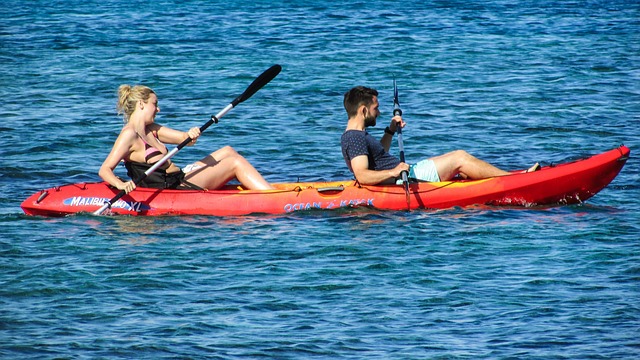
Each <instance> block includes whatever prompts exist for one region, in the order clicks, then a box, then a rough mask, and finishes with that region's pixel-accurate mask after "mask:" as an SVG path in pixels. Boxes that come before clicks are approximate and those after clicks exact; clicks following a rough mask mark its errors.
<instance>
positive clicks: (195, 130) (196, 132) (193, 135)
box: [187, 127, 200, 145]
mask: <svg viewBox="0 0 640 360" xmlns="http://www.w3.org/2000/svg"><path fill="white" fill-rule="evenodd" d="M187 136H189V138H190V139H191V145H195V144H196V141H198V138H199V137H200V128H199V127H192V128H191V129H189V131H188V132H187Z"/></svg>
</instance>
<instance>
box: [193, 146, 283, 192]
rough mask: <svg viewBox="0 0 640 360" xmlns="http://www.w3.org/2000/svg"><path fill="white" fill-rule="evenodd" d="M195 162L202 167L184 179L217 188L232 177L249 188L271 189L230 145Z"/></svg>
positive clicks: (208, 187) (195, 183)
mask: <svg viewBox="0 0 640 360" xmlns="http://www.w3.org/2000/svg"><path fill="white" fill-rule="evenodd" d="M197 164H198V165H203V167H201V168H200V169H197V170H194V171H192V172H190V173H188V174H186V176H185V180H187V181H189V182H191V183H193V184H194V185H197V186H200V187H202V188H205V189H217V188H219V187H221V186H223V185H224V184H226V183H227V182H229V181H230V180H232V179H233V178H236V179H238V181H239V182H240V183H241V184H242V185H243V186H244V187H245V188H247V189H249V190H270V189H273V187H272V186H271V185H270V184H269V183H268V182H267V181H266V180H265V179H264V178H263V177H262V175H260V173H259V172H258V170H256V169H255V168H254V167H253V165H251V164H250V163H249V161H247V159H245V158H244V157H243V156H242V155H240V154H238V153H237V152H236V151H235V150H234V149H233V148H232V147H230V146H225V147H223V148H221V149H219V150H217V151H215V152H213V153H211V154H210V155H209V156H207V157H205V158H204V159H202V160H200V161H199V162H197Z"/></svg>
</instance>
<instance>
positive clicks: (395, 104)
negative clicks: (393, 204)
mask: <svg viewBox="0 0 640 360" xmlns="http://www.w3.org/2000/svg"><path fill="white" fill-rule="evenodd" d="M393 116H402V110H401V109H400V102H399V100H398V87H397V86H396V79H393ZM396 132H397V133H398V149H399V150H400V161H402V162H405V158H404V143H403V142H402V126H401V124H398V127H397V131H396ZM400 174H401V175H402V185H403V186H404V193H405V195H406V198H407V209H409V210H411V195H410V194H409V178H408V173H407V171H402V173H400Z"/></svg>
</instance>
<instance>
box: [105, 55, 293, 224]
mask: <svg viewBox="0 0 640 360" xmlns="http://www.w3.org/2000/svg"><path fill="white" fill-rule="evenodd" d="M281 70H282V67H281V66H280V65H273V66H272V67H270V68H269V69H267V70H266V71H265V72H263V73H262V74H260V76H258V77H257V78H256V79H255V80H254V81H253V82H252V83H251V84H250V85H249V86H248V87H247V89H246V90H245V91H244V92H243V93H242V94H240V95H239V96H238V97H236V98H235V99H233V101H232V102H231V103H230V104H229V105H227V106H226V107H225V108H224V109H222V110H221V111H220V112H219V113H218V114H216V115H212V116H211V119H210V120H209V121H207V122H206V123H205V124H204V125H202V126H201V127H200V133H202V132H203V131H205V130H206V129H207V128H208V127H209V126H211V125H212V124H213V123H217V122H218V120H219V119H220V118H221V117H223V116H224V115H225V114H226V113H228V112H229V111H231V109H233V108H234V107H235V106H236V105H238V104H239V103H241V102H243V101H245V100H247V99H249V98H250V97H251V96H253V94H255V93H256V92H257V91H258V90H260V89H261V88H262V87H264V86H265V85H266V84H268V83H269V82H270V81H271V80H273V78H275V77H276V76H277V75H278V74H279V73H280V71H281ZM191 141H192V139H191V138H188V139H185V140H184V141H183V142H181V143H180V144H179V145H178V146H176V147H175V148H174V149H173V150H171V151H169V152H168V153H167V154H166V155H165V156H163V157H162V159H160V160H158V162H156V163H155V164H154V165H153V166H152V167H150V168H149V169H147V171H145V172H144V174H142V175H140V177H138V178H137V179H134V180H133V183H134V184H136V185H138V184H139V183H140V182H142V180H144V179H146V178H147V176H149V175H151V174H152V173H153V172H154V171H156V170H157V169H158V168H159V167H160V166H162V165H164V164H165V163H166V162H167V161H168V160H169V159H171V158H172V157H173V156H174V155H175V154H177V153H178V151H180V150H181V149H182V148H183V147H185V146H187V144H189V143H190V142H191ZM125 195H126V192H125V191H124V190H121V191H120V192H119V193H118V194H117V195H116V196H114V197H113V198H112V199H111V200H109V201H108V202H106V203H104V204H103V205H102V207H101V208H100V209H98V210H96V211H94V212H93V214H94V215H100V214H102V213H103V212H104V211H105V210H107V209H108V208H111V206H112V205H113V204H114V203H115V202H116V201H118V200H120V198H122V197H123V196H125Z"/></svg>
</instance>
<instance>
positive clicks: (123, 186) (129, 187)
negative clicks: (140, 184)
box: [116, 180, 136, 194]
mask: <svg viewBox="0 0 640 360" xmlns="http://www.w3.org/2000/svg"><path fill="white" fill-rule="evenodd" d="M116 187H117V188H118V190H124V192H125V194H128V193H130V192H132V191H133V190H134V189H135V188H136V184H135V183H134V182H133V180H129V181H127V182H120V185H118V186H116Z"/></svg>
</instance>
